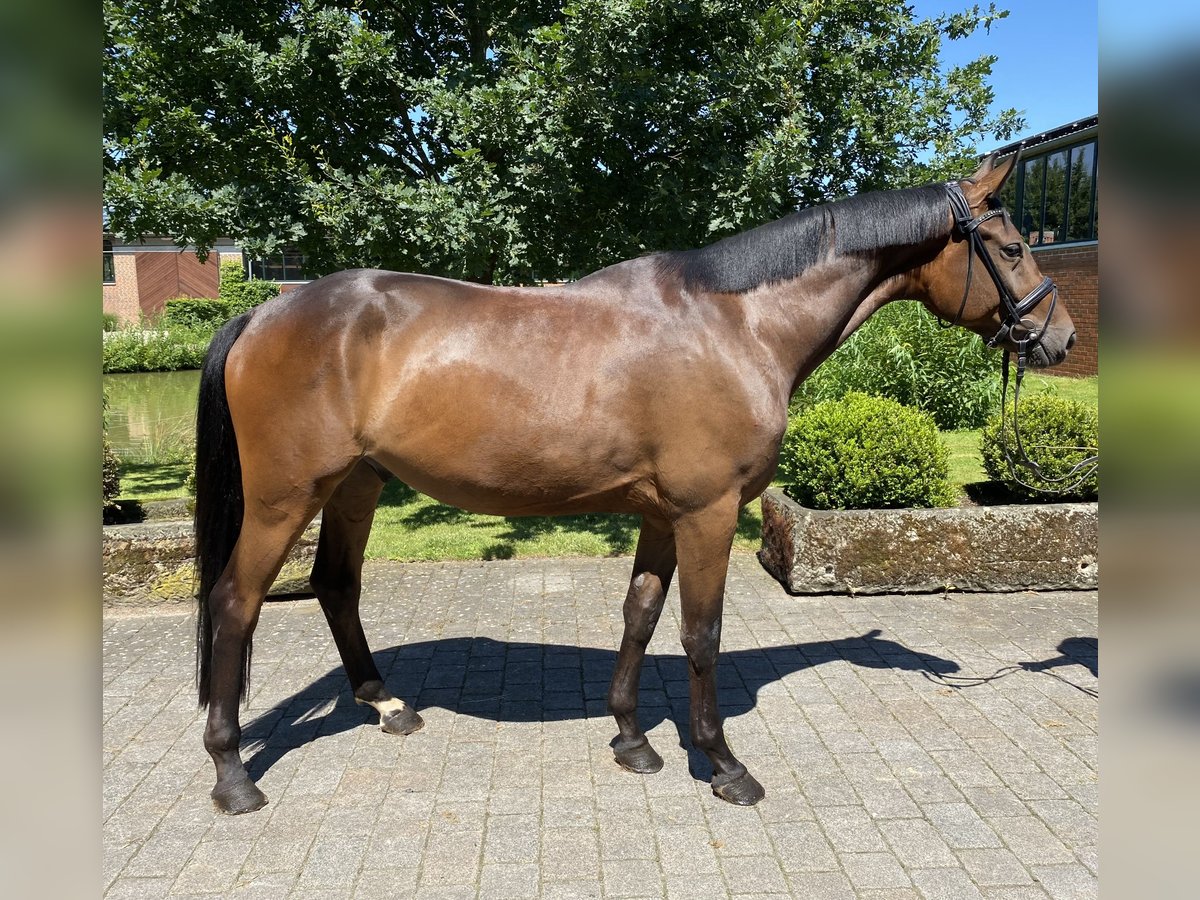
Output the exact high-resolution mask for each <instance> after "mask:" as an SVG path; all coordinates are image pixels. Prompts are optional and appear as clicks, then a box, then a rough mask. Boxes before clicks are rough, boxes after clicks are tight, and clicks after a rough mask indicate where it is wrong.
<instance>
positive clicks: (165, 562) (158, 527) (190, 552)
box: [101, 519, 320, 603]
mask: <svg viewBox="0 0 1200 900" xmlns="http://www.w3.org/2000/svg"><path fill="white" fill-rule="evenodd" d="M319 531H320V521H319V519H318V521H316V522H314V523H313V524H311V525H309V526H308V528H307V529H306V530H305V532H304V534H303V536H301V538H300V540H299V541H298V542H297V543H296V546H295V547H293V548H292V552H291V553H290V554H288V562H287V563H286V564H285V566H284V569H283V571H282V572H280V573H279V577H278V578H276V579H275V583H274V584H273V585H272V586H271V590H270V591H269V592H268V593H270V594H290V593H295V592H297V591H305V590H307V589H308V571H309V569H311V568H312V562H311V560H312V558H313V556H314V555H315V554H316V549H317V535H318V533H319ZM101 557H102V560H103V573H104V579H103V589H104V597H105V599H106V600H116V599H118V598H133V599H137V600H140V601H160V600H161V601H171V602H189V603H190V602H191V600H192V598H193V596H194V591H195V585H194V584H193V579H192V573H193V568H194V566H195V562H196V536H195V534H194V533H193V531H192V523H191V522H190V521H186V520H178V521H167V522H143V523H138V524H133V525H108V526H105V528H104V533H103V537H102V539H101Z"/></svg>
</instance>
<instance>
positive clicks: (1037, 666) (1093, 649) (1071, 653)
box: [1021, 637, 1100, 678]
mask: <svg viewBox="0 0 1200 900" xmlns="http://www.w3.org/2000/svg"><path fill="white" fill-rule="evenodd" d="M1055 649H1056V650H1058V652H1059V654H1060V655H1059V656H1054V657H1051V658H1050V659H1043V660H1040V661H1039V662H1024V663H1021V668H1022V669H1024V670H1025V671H1026V672H1045V671H1046V670H1048V669H1057V668H1059V667H1060V666H1083V667H1084V668H1086V669H1087V670H1088V671H1089V672H1091V673H1092V675H1093V676H1094V677H1096V678H1099V677H1100V655H1099V644H1098V642H1097V641H1096V639H1095V638H1086V637H1073V638H1067V639H1066V640H1064V641H1061V642H1060V643H1059V645H1058V646H1057V647H1056V648H1055Z"/></svg>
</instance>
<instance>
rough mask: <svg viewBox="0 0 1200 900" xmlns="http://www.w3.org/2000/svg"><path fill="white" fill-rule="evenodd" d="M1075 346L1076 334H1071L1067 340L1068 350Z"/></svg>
mask: <svg viewBox="0 0 1200 900" xmlns="http://www.w3.org/2000/svg"><path fill="white" fill-rule="evenodd" d="M1074 346H1075V332H1073V331H1072V332H1071V336H1070V337H1069V338H1067V349H1068V350H1070V349H1071V348H1072V347H1074Z"/></svg>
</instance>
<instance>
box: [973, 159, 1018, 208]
mask: <svg viewBox="0 0 1200 900" xmlns="http://www.w3.org/2000/svg"><path fill="white" fill-rule="evenodd" d="M996 157H997V154H995V153H989V154H988V155H987V157H986V158H985V159H984V161H983V162H982V163H980V164H979V168H978V170H976V172H975V174H974V175H972V176H971V178H970V180H969V181H968V182H967V183H966V184H964V185H963V192H964V193H965V194H966V195H967V199H968V200H969V201H970V202H971V205H972V206H977V205H979V204H981V203H983V202H984V201H986V200H987V199H988V197H995V196H997V195H999V193H1000V189H1001V188H1003V187H1004V182H1006V181H1008V176H1009V175H1011V174H1012V173H1013V170H1014V169H1015V168H1016V165H1017V154H1016V153H1013V154H1011V155H1010V156H1009V157H1008V158H1007V159H1006V160H1004V162H1002V163H1000V165H996Z"/></svg>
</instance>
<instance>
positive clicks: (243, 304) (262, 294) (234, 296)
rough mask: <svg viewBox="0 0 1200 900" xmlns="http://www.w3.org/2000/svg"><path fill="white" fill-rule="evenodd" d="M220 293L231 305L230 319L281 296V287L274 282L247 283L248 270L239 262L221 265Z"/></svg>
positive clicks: (229, 261) (234, 261) (228, 262)
mask: <svg viewBox="0 0 1200 900" xmlns="http://www.w3.org/2000/svg"><path fill="white" fill-rule="evenodd" d="M218 293H219V294H220V296H221V299H222V300H224V301H225V302H226V303H228V304H229V317H230V318H233V317H234V316H238V315H241V314H242V313H244V312H246V311H247V310H250V309H254V307H256V306H258V305H259V304H261V303H266V302H267V301H268V300H270V299H271V298H272V297H278V296H279V285H278V284H276V283H275V282H274V281H262V280H255V281H247V280H246V270H245V268H244V267H243V266H242V264H241V263H240V262H238V261H237V260H228V261H226V262H223V263H221V287H220V290H219V291H218Z"/></svg>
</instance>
